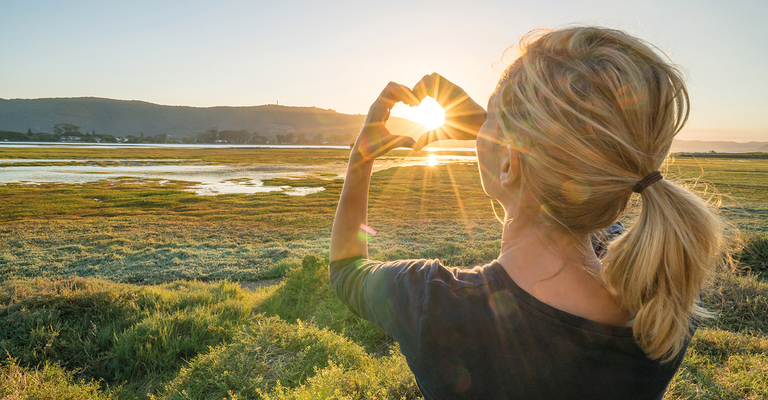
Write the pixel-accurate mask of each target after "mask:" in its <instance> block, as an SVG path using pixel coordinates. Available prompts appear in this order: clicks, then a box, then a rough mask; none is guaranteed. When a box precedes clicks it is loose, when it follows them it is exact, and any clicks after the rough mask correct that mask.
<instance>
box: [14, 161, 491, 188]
mask: <svg viewBox="0 0 768 400" xmlns="http://www.w3.org/2000/svg"><path fill="white" fill-rule="evenodd" d="M475 160H476V158H475V156H457V155H439V154H429V155H428V156H426V157H382V158H381V159H377V160H376V163H375V164H374V171H380V170H383V169H387V168H392V167H406V166H413V165H439V164H447V163H456V162H474V161H475ZM90 161H94V160H87V159H79V160H72V159H66V160H65V159H58V160H54V159H48V160H29V159H26V160H20V159H0V184H2V183H30V184H35V183H68V184H82V183H87V182H94V181H99V180H103V179H124V178H126V177H131V178H136V179H152V180H175V181H188V182H193V183H196V184H194V185H191V187H190V189H189V190H191V191H193V192H195V193H197V194H199V195H216V194H228V193H247V194H250V193H261V192H275V191H282V192H284V193H287V194H289V195H295V196H304V195H307V194H311V193H317V192H319V191H322V190H323V188H322V187H300V186H265V185H264V183H263V180H264V179H270V178H301V177H306V176H318V175H320V174H322V177H323V178H325V179H335V178H343V177H344V174H345V171H346V168H347V165H346V163H344V162H340V163H334V164H325V165H310V166H306V165H292V164H279V165H245V166H243V165H205V164H203V165H201V164H197V163H195V162H194V161H193V160H173V161H180V162H185V161H191V162H192V163H190V164H173V165H164V164H154V162H157V161H163V160H140V159H112V160H108V161H114V162H116V163H120V164H126V165H94V164H88V162H90ZM104 161H107V160H104ZM165 161H171V160H165ZM19 162H26V163H34V162H39V163H41V164H42V165H34V166H17V165H14V164H17V163H19ZM73 162H75V163H76V164H69V165H45V164H47V163H73ZM80 163H83V164H80Z"/></svg>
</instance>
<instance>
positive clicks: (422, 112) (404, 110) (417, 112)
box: [393, 97, 445, 130]
mask: <svg viewBox="0 0 768 400" xmlns="http://www.w3.org/2000/svg"><path fill="white" fill-rule="evenodd" d="M395 107H396V108H399V110H397V111H399V112H397V113H395V112H394V109H393V115H395V114H397V115H398V116H399V117H402V118H405V119H409V120H411V121H413V122H416V123H418V124H421V125H423V126H424V127H425V128H426V129H428V130H432V129H436V128H439V127H440V126H441V125H443V123H444V122H445V110H444V109H443V107H441V106H440V104H437V102H436V101H435V99H433V98H431V97H426V98H424V100H422V101H421V104H419V105H418V106H416V107H397V106H395Z"/></svg>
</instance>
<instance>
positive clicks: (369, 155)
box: [351, 82, 421, 162]
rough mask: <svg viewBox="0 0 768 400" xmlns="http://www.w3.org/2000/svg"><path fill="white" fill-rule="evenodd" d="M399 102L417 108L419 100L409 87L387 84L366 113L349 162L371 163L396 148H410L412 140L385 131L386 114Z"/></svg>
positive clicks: (387, 117)
mask: <svg viewBox="0 0 768 400" xmlns="http://www.w3.org/2000/svg"><path fill="white" fill-rule="evenodd" d="M399 102H402V103H405V104H407V105H409V106H411V107H413V106H417V105H419V103H421V100H419V99H417V98H416V96H415V95H414V94H413V92H411V89H409V88H408V87H406V86H403V85H401V84H398V83H395V82H389V84H387V86H386V87H385V88H384V90H383V91H382V92H381V94H380V95H379V97H378V98H377V99H376V101H374V102H373V104H372V105H371V108H370V109H369V110H368V115H367V116H366V118H365V124H364V125H363V129H362V130H361V131H360V135H359V136H358V137H357V141H355V145H354V146H353V147H352V154H351V160H354V161H356V162H366V161H373V159H374V158H376V157H379V156H381V155H383V154H385V153H387V152H388V151H390V150H392V149H394V148H396V147H410V148H413V146H414V145H415V143H416V142H415V141H414V140H413V138H412V137H410V136H402V135H393V134H392V133H390V132H389V130H388V129H387V127H386V123H387V120H388V119H389V112H390V111H391V110H392V107H393V106H394V105H395V104H396V103H399Z"/></svg>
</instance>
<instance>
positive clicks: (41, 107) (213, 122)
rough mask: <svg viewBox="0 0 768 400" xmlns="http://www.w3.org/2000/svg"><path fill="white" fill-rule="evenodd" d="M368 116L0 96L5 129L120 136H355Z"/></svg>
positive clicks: (403, 124) (398, 125) (415, 129)
mask: <svg viewBox="0 0 768 400" xmlns="http://www.w3.org/2000/svg"><path fill="white" fill-rule="evenodd" d="M364 120H365V115H361V114H357V115H353V114H343V113H339V112H336V111H334V110H331V109H322V108H318V107H298V106H281V105H276V104H263V105H256V106H213V107H193V106H180V105H161V104H155V103H150V102H147V101H143V100H117V99H108V98H100V97H66V98H42V99H0V130H8V131H18V132H26V131H27V130H28V129H31V130H32V131H34V132H47V133H51V132H52V129H53V125H54V124H58V123H69V124H74V125H78V126H80V127H81V129H82V131H83V132H91V131H94V130H95V131H96V132H97V133H100V134H108V135H113V136H118V137H126V136H128V135H133V136H139V135H140V133H141V132H144V134H146V135H155V134H158V133H165V134H168V135H170V136H173V137H178V138H184V137H193V136H195V135H196V134H197V133H199V132H202V131H205V130H206V129H209V128H211V127H216V128H218V129H219V130H247V131H249V132H254V131H256V132H259V133H260V134H262V135H265V136H267V137H275V136H276V135H277V134H281V133H282V134H285V133H294V134H301V133H303V134H305V135H314V134H317V133H322V134H324V135H342V136H344V137H347V138H351V140H354V137H356V136H357V133H358V132H359V130H360V127H361V126H362V124H363V122H364ZM387 126H388V127H389V128H390V129H391V130H392V131H393V133H399V134H404V133H406V132H411V133H412V136H416V135H417V134H418V133H421V131H422V130H421V129H419V125H418V124H416V123H415V122H412V121H409V120H406V119H402V118H397V117H392V118H390V121H388V123H387Z"/></svg>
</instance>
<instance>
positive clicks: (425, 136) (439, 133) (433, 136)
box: [413, 129, 450, 151]
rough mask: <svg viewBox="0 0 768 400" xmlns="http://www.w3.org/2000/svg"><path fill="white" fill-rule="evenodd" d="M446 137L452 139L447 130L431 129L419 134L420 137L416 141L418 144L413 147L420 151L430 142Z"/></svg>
mask: <svg viewBox="0 0 768 400" xmlns="http://www.w3.org/2000/svg"><path fill="white" fill-rule="evenodd" d="M445 139H450V137H449V136H448V134H447V132H445V131H444V130H443V129H433V130H431V131H427V132H424V133H422V134H421V136H419V139H418V140H417V141H416V145H415V146H413V149H414V150H416V151H419V150H421V149H423V148H424V147H425V146H427V145H429V144H432V143H434V142H437V141H439V140H445Z"/></svg>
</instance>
